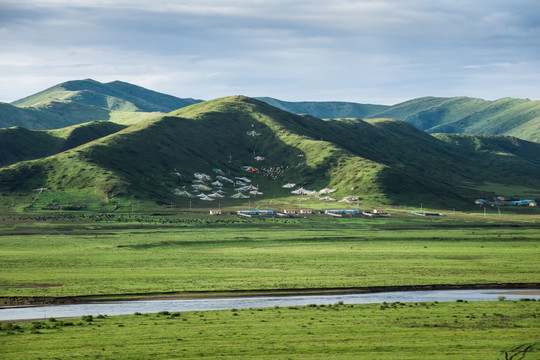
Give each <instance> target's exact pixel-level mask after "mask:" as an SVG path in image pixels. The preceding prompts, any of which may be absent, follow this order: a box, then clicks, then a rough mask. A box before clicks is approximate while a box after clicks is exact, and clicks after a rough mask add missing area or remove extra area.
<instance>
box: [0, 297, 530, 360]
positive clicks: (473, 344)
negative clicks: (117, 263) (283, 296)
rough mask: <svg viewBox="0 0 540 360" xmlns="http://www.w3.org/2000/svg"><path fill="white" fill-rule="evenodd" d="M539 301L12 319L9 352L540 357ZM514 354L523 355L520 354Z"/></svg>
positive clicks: (6, 337)
mask: <svg viewBox="0 0 540 360" xmlns="http://www.w3.org/2000/svg"><path fill="white" fill-rule="evenodd" d="M539 310H540V303H539V302H538V301H498V302H491V303H488V302H478V303H467V302H455V303H437V302H434V303H432V302H430V303H411V304H405V303H391V304H382V305H381V304H370V305H347V304H335V305H326V306H325V305H321V306H316V305H312V306H306V307H287V308H270V309H246V310H234V309H233V310H232V311H206V312H186V313H177V312H172V313H169V312H161V313H158V314H138V315H129V316H113V317H108V316H105V315H103V316H83V317H82V318H79V319H65V320H59V319H49V320H46V321H34V322H25V323H17V324H2V330H0V344H1V347H0V349H1V350H0V352H1V353H2V358H3V359H31V358H34V359H37V358H40V359H64V358H70V359H88V358H93V359H101V358H108V359H113V358H114V359H135V358H136V359H156V358H158V359H164V358H168V359H172V358H175V359H176V358H185V359H193V358H199V357H204V358H207V359H216V358H219V359H233V358H234V359H238V358H241V359H329V358H330V359H430V360H431V359H460V360H461V359H537V358H538V356H539V355H540V349H539V346H540V345H539V341H540V338H539V331H540V329H539V324H540V323H539V321H538V314H539ZM511 356H514V357H511Z"/></svg>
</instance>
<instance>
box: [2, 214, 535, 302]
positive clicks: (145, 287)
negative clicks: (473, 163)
mask: <svg viewBox="0 0 540 360" xmlns="http://www.w3.org/2000/svg"><path fill="white" fill-rule="evenodd" d="M403 216H405V215H403ZM508 218H510V219H515V220H514V221H510V222H505V221H501V220H499V221H496V220H498V219H497V218H489V217H488V218H487V219H486V218H485V217H483V216H481V215H477V216H473V215H469V216H468V217H467V218H464V217H461V218H460V217H457V216H456V217H454V218H450V217H448V218H445V219H428V218H421V217H414V218H413V217H407V218H405V217H403V218H399V217H397V218H387V219H382V218H381V219H359V218H340V219H337V218H330V217H324V216H313V217H310V218H306V219H303V218H298V219H271V218H267V219H244V218H238V217H232V216H222V217H210V216H200V215H199V216H192V215H191V216H150V215H137V214H135V215H130V214H125V215H92V216H86V217H84V218H69V217H64V218H56V217H52V218H49V217H47V216H42V217H41V216H36V217H32V218H28V219H26V220H25V219H22V218H21V219H15V218H11V219H10V218H6V219H4V225H3V226H2V227H1V228H0V264H1V265H0V273H1V275H0V297H28V296H54V297H58V296H84V295H122V294H140V293H163V292H195V291H213V292H218V291H220V292H226V291H234V290H283V289H311V288H350V287H366V286H407V285H430V284H485V283H532V282H535V283H538V282H539V280H540V275H539V266H538V258H539V254H540V251H539V248H538V240H539V239H540V232H539V231H538V230H539V225H538V223H537V222H536V221H535V219H534V218H536V216H533V218H530V217H527V216H518V215H514V216H509V217H508ZM516 220H517V222H516ZM49 285H57V286H49Z"/></svg>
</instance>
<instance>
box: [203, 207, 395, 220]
mask: <svg viewBox="0 0 540 360" xmlns="http://www.w3.org/2000/svg"><path fill="white" fill-rule="evenodd" d="M209 213H210V215H223V214H224V212H223V211H222V210H221V209H212V210H210V212H209ZM229 215H239V216H244V217H256V216H272V217H281V218H294V217H302V216H306V215H329V216H334V217H353V216H358V217H360V216H361V217H380V216H391V213H390V212H389V211H386V210H382V209H374V210H373V211H371V212H370V211H360V210H358V209H326V210H313V209H310V208H305V209H302V208H301V209H298V210H296V209H284V210H282V211H274V210H238V211H236V212H230V213H229Z"/></svg>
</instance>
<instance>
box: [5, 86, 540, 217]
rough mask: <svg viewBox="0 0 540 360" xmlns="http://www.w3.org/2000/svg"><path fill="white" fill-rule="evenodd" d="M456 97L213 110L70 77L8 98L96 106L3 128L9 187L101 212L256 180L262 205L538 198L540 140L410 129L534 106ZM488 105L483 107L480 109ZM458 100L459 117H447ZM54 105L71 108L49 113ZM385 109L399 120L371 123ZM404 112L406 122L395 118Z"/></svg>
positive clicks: (240, 100) (28, 103)
mask: <svg viewBox="0 0 540 360" xmlns="http://www.w3.org/2000/svg"><path fill="white" fill-rule="evenodd" d="M452 99H453V100H452ZM452 99H442V98H423V99H416V100H411V101H410V102H406V103H402V104H399V106H398V105H396V106H382V105H362V104H351V103H328V104H330V105H331V106H330V105H328V106H326V105H325V104H327V103H285V102H280V101H279V100H275V99H269V98H264V99H254V98H248V97H244V96H231V97H226V98H220V99H215V100H210V101H204V102H203V101H200V100H194V99H177V98H174V97H171V96H169V95H164V94H159V93H155V92H153V91H150V90H146V89H143V88H140V87H137V86H134V85H130V84H126V83H121V82H112V83H108V84H101V83H98V82H95V81H93V80H83V81H74V82H68V83H64V84H61V85H58V86H56V87H53V88H50V89H48V90H45V91H43V92H41V93H38V94H36V95H33V96H30V97H28V98H25V99H22V100H19V101H17V102H15V103H13V104H4V105H5V106H4V108H15V109H18V110H21V111H36V112H38V113H39V112H41V111H45V113H46V114H51V113H54V114H55V116H56V117H54V116H53V117H54V119H55V121H56V120H58V121H60V120H62V119H63V120H66V119H69V120H70V121H74V120H73V119H74V118H73V117H72V115H71V114H72V111H75V113H78V119H80V118H83V117H84V116H85V112H86V111H88V114H86V115H87V116H89V117H91V118H90V119H87V120H89V121H87V122H85V123H83V124H76V125H71V126H67V127H62V128H59V129H56V130H39V131H38V130H29V129H27V128H24V127H11V128H4V129H0V166H1V167H0V193H2V194H3V195H4V197H5V199H7V198H8V197H10V196H11V197H15V198H17V199H27V200H24V201H22V203H24V204H25V206H29V205H30V204H32V205H31V206H41V207H44V208H54V207H55V206H57V205H55V204H60V205H62V204H63V206H64V208H65V207H66V206H68V205H69V206H72V207H75V208H77V207H79V206H82V207H91V206H98V208H99V206H105V204H109V203H116V204H122V203H126V202H129V201H134V199H137V200H138V201H151V202H158V203H160V204H167V203H179V202H183V203H186V202H187V201H189V202H190V203H193V205H194V206H198V205H205V206H207V205H206V204H207V203H206V201H210V200H212V199H214V200H218V199H219V201H220V202H222V203H223V204H224V205H227V204H231V205H233V204H238V201H239V200H237V199H233V198H232V197H231V196H232V195H233V194H236V193H245V194H246V195H247V194H248V190H249V188H248V187H249V185H251V186H252V187H257V188H258V189H259V192H261V193H262V194H257V195H252V197H251V200H252V201H253V203H254V204H257V203H260V204H262V203H264V202H266V203H268V201H271V200H275V199H281V201H285V202H291V201H292V202H295V201H296V199H298V197H299V196H300V198H302V199H304V198H309V199H311V200H310V201H319V200H317V198H316V197H314V196H313V195H312V196H307V195H294V194H292V193H291V191H294V190H296V191H297V192H298V191H300V192H301V191H303V190H301V189H300V188H303V189H305V191H308V190H311V191H313V190H320V189H323V188H332V189H334V190H336V192H335V193H334V194H332V196H333V197H334V198H336V199H339V198H341V197H346V196H349V195H354V196H357V197H359V199H360V201H362V202H368V203H370V204H419V203H424V204H426V206H427V205H429V206H432V207H439V208H449V207H456V206H467V205H468V204H472V202H473V200H474V198H476V197H488V196H495V195H505V196H507V197H537V196H538V195H539V190H538V189H540V144H539V143H535V142H531V141H526V140H522V139H519V138H517V137H511V136H502V135H469V134H448V133H447V134H428V133H427V132H426V131H422V130H420V129H418V128H416V127H414V126H412V125H410V124H408V122H410V121H412V119H413V118H414V119H416V120H417V121H418V124H424V125H425V126H427V125H426V124H427V123H428V121H427V120H425V119H427V118H428V117H427V116H428V113H436V112H437V111H439V112H440V113H441V114H443V113H444V114H445V116H444V117H443V118H444V119H443V120H440V119H439V120H437V121H435V120H433V121H432V122H431V123H430V125H432V126H431V128H434V127H437V126H443V123H444V124H446V126H450V125H448V124H450V123H453V122H455V121H453V120H456V119H458V118H459V119H464V118H465V117H468V118H470V119H472V118H473V117H474V116H476V117H477V118H478V117H480V115H479V114H477V113H479V112H480V113H482V112H484V113H488V112H490V111H493V108H494V107H501V108H505V109H506V111H510V109H512V108H515V107H517V108H520V109H528V110H527V111H525V110H523V112H522V113H523V114H525V113H531V114H532V113H534V106H532V105H531V104H532V103H535V102H532V101H530V100H517V99H514V100H511V99H507V100H504V101H503V100H500V101H499V102H501V103H499V104H498V105H496V104H497V103H498V101H495V102H485V101H483V100H478V99H469V98H452ZM262 100H264V101H262ZM428 103H430V104H431V105H428ZM503 103H504V104H506V105H503ZM514 103H515V104H514ZM466 104H468V105H466ZM478 104H482V106H483V110H482V111H480V110H478V111H476V112H473V111H472V110H471V109H472V108H473V107H477V106H479V105H478ZM512 104H513V105H512ZM519 104H521V105H519ZM458 105H459V106H463V109H462V110H461V114H460V115H456V114H457V113H455V114H454V115H450V109H456V107H457V106H458ZM287 106H289V108H288V109H287V111H286V110H283V109H282V108H283V107H287ZM536 106H537V105H536ZM51 108H56V109H61V110H58V111H57V112H56V113H55V112H54V111H52V112H47V111H50V109H51ZM77 108H78V109H79V110H74V109H77ZM477 108H478V107H477ZM43 109H45V110H43ZM81 109H84V110H81ZM435 109H439V110H435ZM445 109H446V110H445ZM489 109H491V110H489ZM18 110H17V111H18ZM64 110H65V111H64ZM306 110H309V113H311V114H309V113H308V111H306ZM81 111H82V113H79V112H81ZM445 111H446V112H445ZM296 113H304V114H303V115H298V114H296ZM360 113H362V116H349V115H351V114H352V115H355V114H356V115H359V114H360ZM97 114H105V116H108V118H101V119H100V118H99V117H100V115H97ZM312 114H318V115H319V117H316V116H314V115H312ZM377 114H380V115H385V116H386V115H387V116H392V117H394V118H390V117H380V118H374V119H367V118H371V117H374V116H378V115H377ZM407 114H408V115H407ZM466 114H467V115H466ZM474 114H477V115H474ZM333 115H337V116H333ZM406 115H407V118H408V119H409V120H407V121H404V120H396V119H395V118H397V117H399V116H401V117H403V116H406ZM51 116H52V115H51ZM358 117H363V118H365V120H360V119H358ZM499 117H500V118H501V119H502V118H504V117H503V116H502V115H500V116H499ZM45 118H46V117H45ZM321 118H325V119H321ZM0 119H2V121H3V119H4V118H0ZM37 119H38V120H40V118H39V117H37ZM42 119H43V117H42V118H41V120H42ZM422 119H424V122H422ZM461 121H465V120H461ZM531 121H533V120H529V121H528V122H523V123H521V125H520V127H521V129H525V128H526V127H527V126H524V124H527V123H529V122H531ZM470 123H471V124H472V123H473V121H472V120H471V121H470ZM529 125H530V124H529ZM43 127H47V126H43ZM533 128H534V126H533ZM253 168H256V169H258V171H257V172H251V171H253ZM233 183H234V184H233ZM286 184H295V186H294V187H293V188H290V189H288V188H284V187H283V186H284V185H286ZM44 188H46V189H47V191H45V192H44V193H43V195H41V197H40V196H39V195H38V196H36V195H37V194H41V193H42V192H43V190H40V192H39V193H37V194H36V192H35V191H34V190H36V189H44ZM242 188H243V190H242ZM251 190H253V189H251ZM216 194H217V195H216ZM208 195H213V197H210V196H208ZM38 197H39V201H36V199H37V198H38ZM319 197H323V196H319ZM326 200H328V199H326ZM12 202H13V201H12ZM4 203H5V204H7V203H6V202H5V201H4ZM208 204H210V203H209V202H208ZM0 206H1V204H0ZM117 206H118V205H117Z"/></svg>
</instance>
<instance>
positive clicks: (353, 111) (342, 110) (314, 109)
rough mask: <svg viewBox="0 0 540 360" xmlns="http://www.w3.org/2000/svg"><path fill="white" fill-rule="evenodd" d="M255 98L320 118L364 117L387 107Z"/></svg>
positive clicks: (297, 112) (284, 108)
mask: <svg viewBox="0 0 540 360" xmlns="http://www.w3.org/2000/svg"><path fill="white" fill-rule="evenodd" d="M257 99H258V100H261V101H264V102H265V103H267V104H269V105H272V106H274V107H277V108H278V109H281V110H285V111H288V112H292V113H293V114H309V115H311V116H315V117H318V118H321V119H330V118H331V119H333V118H366V117H370V116H371V115H372V114H376V113H380V112H382V111H384V110H385V109H386V108H388V106H386V105H372V104H358V103H352V102H344V101H321V102H316V101H300V102H291V101H283V100H278V99H274V98H270V97H258V98H257Z"/></svg>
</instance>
